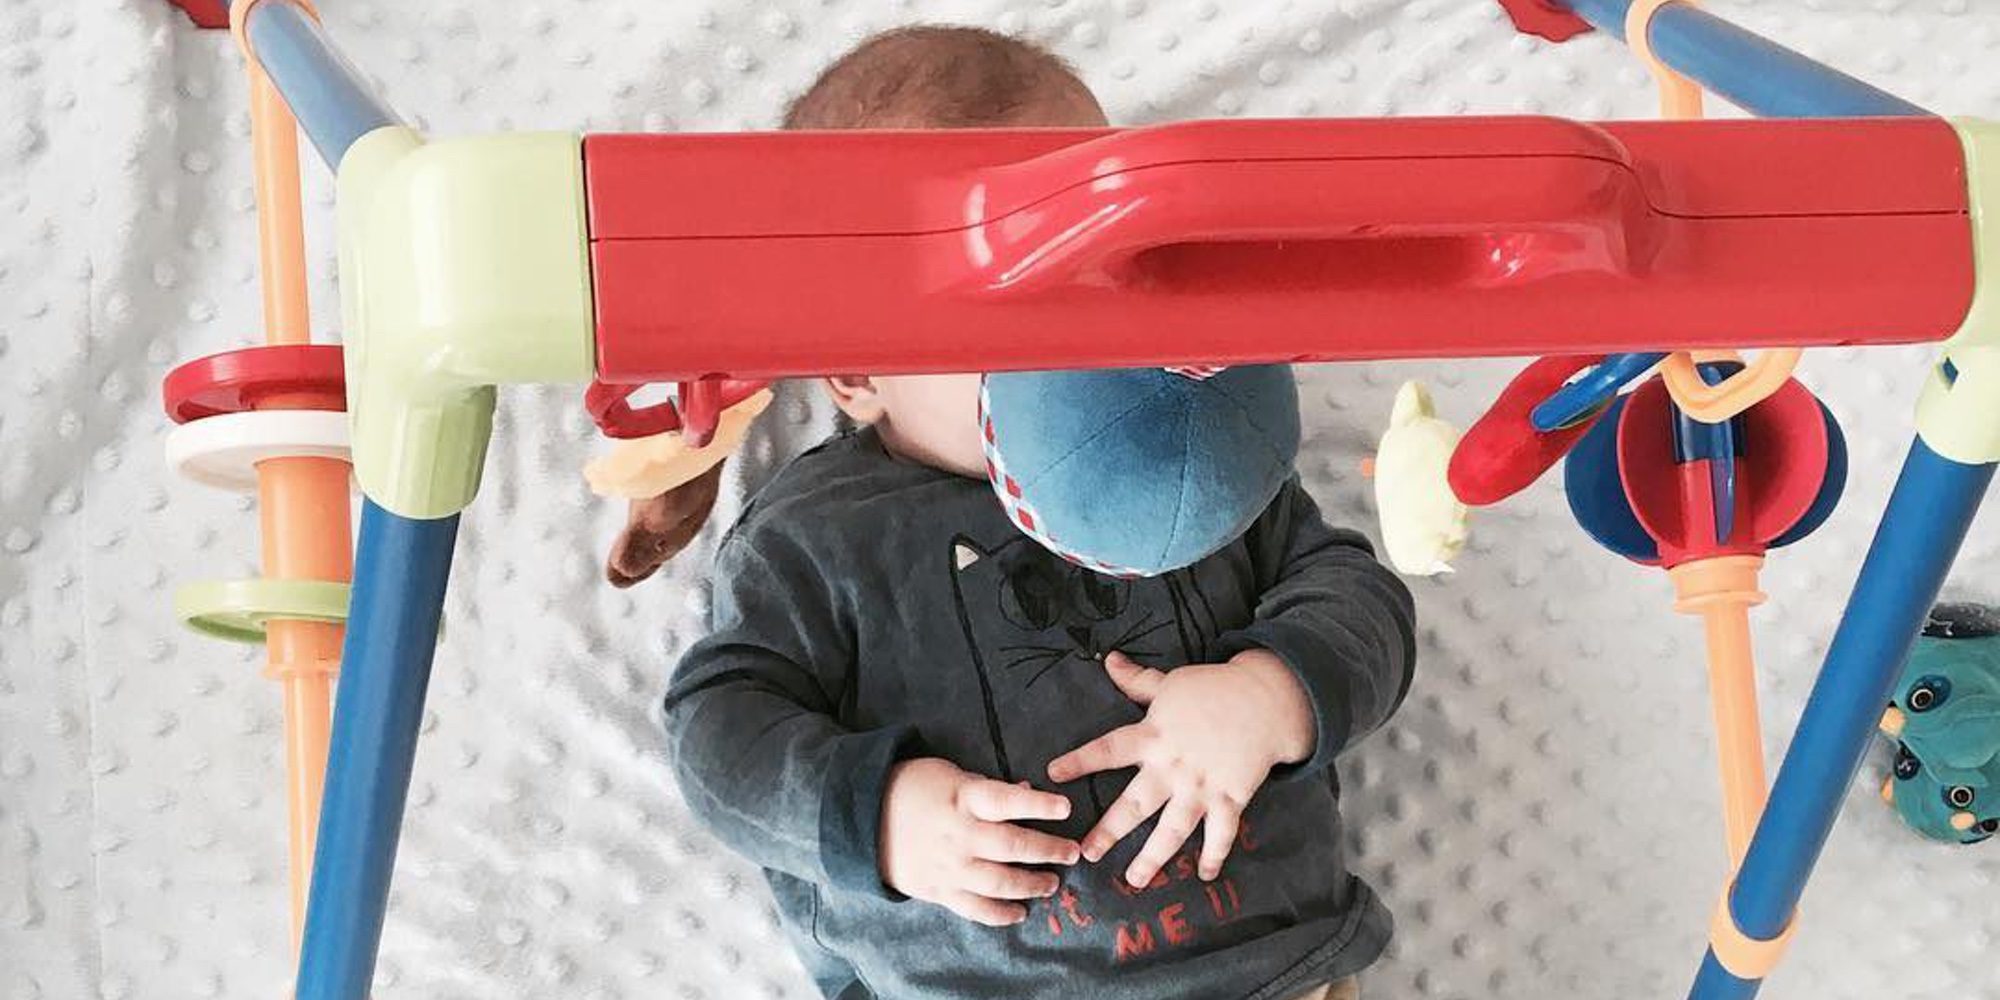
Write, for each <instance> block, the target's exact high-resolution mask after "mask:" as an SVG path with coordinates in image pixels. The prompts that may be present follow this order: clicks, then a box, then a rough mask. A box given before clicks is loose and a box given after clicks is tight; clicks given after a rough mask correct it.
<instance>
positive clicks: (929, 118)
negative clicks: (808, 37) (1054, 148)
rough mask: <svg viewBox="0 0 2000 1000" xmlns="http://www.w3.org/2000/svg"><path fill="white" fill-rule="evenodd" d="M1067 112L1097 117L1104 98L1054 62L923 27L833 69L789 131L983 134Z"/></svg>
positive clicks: (981, 36) (1021, 48)
mask: <svg viewBox="0 0 2000 1000" xmlns="http://www.w3.org/2000/svg"><path fill="white" fill-rule="evenodd" d="M1062 109H1071V110H1072V115H1074V113H1075V112H1076V111H1079V110H1085V111H1088V112H1091V113H1096V112H1097V98H1096V97H1094V96H1093V95H1092V94H1091V92H1090V88H1088V87H1086V86H1084V84H1083V81H1082V80H1080V79H1078V78H1077V75H1076V72H1075V71H1074V70H1072V69H1070V67H1069V66H1068V65H1067V64H1065V63H1064V62H1063V61H1062V60H1061V59H1059V58H1057V57H1056V56H1055V55H1053V54H1051V53H1049V52H1046V51H1044V50H1042V49H1039V48H1036V47H1035V46H1033V45H1031V44H1029V43H1027V42H1023V41H1020V40H1018V39H1013V38H1009V37H1007V36H1006V35H1002V34H998V33H996V32H992V31H987V30H985V29H983V28H962V27H942V26H936V25H918V26H914V27H908V28H898V29H896V30H893V31H888V32H884V33H882V34H880V35H876V36H875V37H873V38H870V39H868V40H867V41H865V42H862V43H861V44H860V45H859V46H857V47H856V48H855V49H854V51H852V52H849V53H848V54H847V55H845V56H842V57H841V58H840V60H839V61H838V62H836V63H834V64H833V65H832V66H829V67H827V69H826V71H825V72H823V73H821V74H820V75H819V78H818V79H817V80H814V81H813V84H812V86H811V87H808V88H807V89H806V92H805V93H804V94H801V95H800V96H799V98H798V100H795V101H793V102H792V104H791V107H790V108H788V109H787V110H786V112H785V120H784V127H785V128H788V129H839V128H976V127H980V126H998V125H1007V124H1013V123H1016V122H1022V123H1028V122H1026V121H1025V120H1027V119H1032V118H1034V117H1036V116H1037V115H1038V114H1039V115H1042V116H1047V115H1049V114H1051V113H1058V114H1059V113H1060V111H1061V110H1062ZM1034 124H1043V123H1039V122H1036V123H1034Z"/></svg>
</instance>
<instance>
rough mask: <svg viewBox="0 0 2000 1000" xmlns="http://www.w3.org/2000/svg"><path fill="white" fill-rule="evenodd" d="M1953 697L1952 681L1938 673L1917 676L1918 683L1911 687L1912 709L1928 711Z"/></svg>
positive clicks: (1914, 710)
mask: <svg viewBox="0 0 2000 1000" xmlns="http://www.w3.org/2000/svg"><path fill="white" fill-rule="evenodd" d="M1949 697H1951V681H1950V680H1947V679H1946V678H1943V677H1939V676H1937V675H1936V674H1928V675H1925V676H1923V677H1919V678H1917V684H1916V686H1915V687H1913V688H1911V689H1910V697H1909V702H1910V711H1912V712H1928V711H1930V710H1931V709H1933V708H1936V707H1938V706H1939V705H1942V704H1944V701H1945V699H1946V698H1949Z"/></svg>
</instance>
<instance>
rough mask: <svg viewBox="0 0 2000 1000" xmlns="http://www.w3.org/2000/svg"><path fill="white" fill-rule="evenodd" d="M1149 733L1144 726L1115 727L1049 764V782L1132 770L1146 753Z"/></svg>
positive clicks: (1060, 781) (1134, 724) (1141, 724)
mask: <svg viewBox="0 0 2000 1000" xmlns="http://www.w3.org/2000/svg"><path fill="white" fill-rule="evenodd" d="M1151 738H1152V737H1151V731H1150V730H1149V729H1147V728H1146V725H1145V723H1141V722H1135V723H1133V724H1132V725H1129V726H1119V727H1118V728H1117V729H1113V730H1112V731H1110V732H1108V733H1105V734H1104V735H1103V736H1099V737H1098V738H1096V739H1094V740H1091V741H1090V742H1088V743H1085V744H1084V745H1082V746H1080V747H1077V748H1076V749H1074V750H1071V751H1070V752H1068V753H1066V754H1063V755H1062V756H1060V757H1057V758H1056V759H1054V760H1052V761H1049V780H1050V781H1053V782H1056V783H1057V784H1061V783H1063V782H1066V781H1075V780H1076V779H1078V778H1081V777H1083V776H1084V775H1086V774H1096V773H1098V772H1100V771H1116V770H1118V769H1119V768H1121V767H1134V766H1136V765H1137V764H1138V763H1139V760H1140V758H1141V757H1142V756H1144V755H1145V752H1146V744H1147V743H1148V742H1149V741H1150V740H1151Z"/></svg>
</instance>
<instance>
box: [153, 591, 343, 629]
mask: <svg viewBox="0 0 2000 1000" xmlns="http://www.w3.org/2000/svg"><path fill="white" fill-rule="evenodd" d="M349 589H350V588H349V587H348V585H347V584H344V583H334V582H332V581H330V580H211V581H204V582H202V583H190V584H188V585H186V586H184V587H181V588H180V589H179V590H177V591H175V592H174V614H176V615H178V616H179V617H180V620H181V623H182V624H184V625H186V626H187V627H188V628H191V629H194V630H195V631H196V632H200V633H202V634H204V635H211V636H214V637H216V638H218V639H227V640H229V641H231V642H243V643H259V642H263V641H264V624H265V623H266V622H269V621H273V620H278V621H307V622H344V621H346V620H347V597H348V593H349Z"/></svg>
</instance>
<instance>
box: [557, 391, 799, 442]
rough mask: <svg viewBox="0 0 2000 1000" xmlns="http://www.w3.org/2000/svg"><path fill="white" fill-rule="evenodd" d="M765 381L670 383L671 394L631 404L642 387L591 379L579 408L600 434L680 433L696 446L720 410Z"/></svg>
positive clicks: (711, 428) (706, 435)
mask: <svg viewBox="0 0 2000 1000" xmlns="http://www.w3.org/2000/svg"><path fill="white" fill-rule="evenodd" d="M769 386H770V383H769V382H756V381H741V380H737V379H700V380H697V381H694V382H678V383H675V396H676V397H677V398H678V400H679V402H678V403H676V402H675V400H672V399H669V400H666V401H664V402H660V403H654V404H653V405H651V406H641V407H637V408H634V407H633V406H632V404H631V397H632V394H633V393H635V392H638V391H639V390H640V389H642V388H644V386H640V385H615V384H611V383H607V382H592V383H591V384H590V388H589V389H588V390H586V391H585V392H584V394H583V408H584V410H585V411H586V412H588V413H589V414H590V419H591V420H592V421H593V422H594V423H596V424H597V429H598V430H599V431H602V432H603V433H604V436H605V437H608V438H616V439H626V438H641V437H651V436H653V435H655V434H664V433H666V432H668V431H680V432H681V433H682V434H684V435H686V436H687V439H688V444H690V445H692V446H694V447H696V448H699V447H702V446H703V445H706V444H708V442H709V441H710V440H711V439H713V438H714V437H715V428H716V425H717V423H719V422H720V421H721V419H722V411H724V410H726V409H729V408H730V407H732V406H735V405H736V404H738V403H740V402H742V401H744V400H746V399H749V398H750V397H751V396H754V395H756V394H758V393H760V392H762V391H764V390H765V389H766V388H767V387H769Z"/></svg>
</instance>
